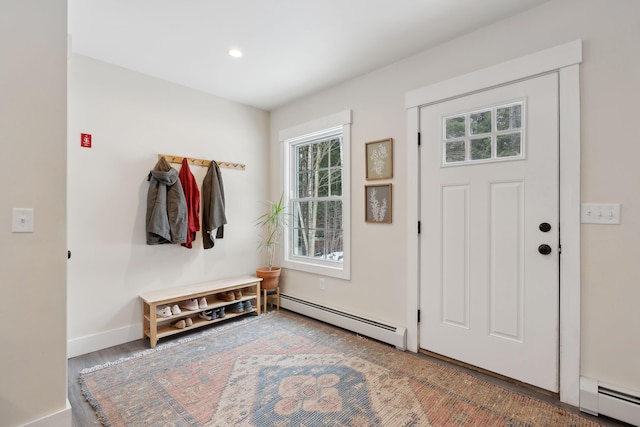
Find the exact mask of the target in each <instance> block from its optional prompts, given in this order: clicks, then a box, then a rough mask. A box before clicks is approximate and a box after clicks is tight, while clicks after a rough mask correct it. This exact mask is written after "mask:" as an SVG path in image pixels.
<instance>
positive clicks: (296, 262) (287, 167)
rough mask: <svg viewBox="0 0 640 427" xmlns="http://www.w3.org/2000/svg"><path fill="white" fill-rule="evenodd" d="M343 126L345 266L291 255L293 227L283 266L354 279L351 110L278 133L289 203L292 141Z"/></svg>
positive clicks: (285, 239)
mask: <svg viewBox="0 0 640 427" xmlns="http://www.w3.org/2000/svg"><path fill="white" fill-rule="evenodd" d="M340 126H342V151H343V152H342V155H343V162H344V164H343V174H342V197H343V200H344V204H343V206H342V215H343V221H342V227H343V229H342V232H343V251H344V254H343V257H342V266H341V267H336V265H335V263H328V262H323V261H321V260H318V261H317V262H314V261H313V260H311V259H306V258H305V259H304V260H302V259H301V258H298V257H296V258H289V255H288V254H289V253H290V249H291V248H290V245H291V242H290V229H289V227H287V228H286V230H285V238H284V245H283V254H282V255H283V256H282V266H283V267H284V268H289V269H292V270H299V271H305V272H308V273H314V274H318V275H323V276H330V277H336V278H339V279H345V280H350V279H351V110H345V111H341V112H339V113H336V114H332V115H329V116H326V117H322V118H319V119H316V120H312V121H309V122H306V123H303V124H300V125H298V126H294V127H291V128H288V129H283V130H281V131H280V133H279V140H280V144H281V153H282V161H283V189H284V203H285V206H290V203H289V201H290V199H291V190H292V189H291V188H290V182H291V167H292V165H291V164H290V151H289V144H290V143H291V142H293V141H300V140H301V139H304V138H306V137H308V136H309V135H312V134H318V133H321V132H323V131H326V130H327V129H334V128H337V127H340Z"/></svg>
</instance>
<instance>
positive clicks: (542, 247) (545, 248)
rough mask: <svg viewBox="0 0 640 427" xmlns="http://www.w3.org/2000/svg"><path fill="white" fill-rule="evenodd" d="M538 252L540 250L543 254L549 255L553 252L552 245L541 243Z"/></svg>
mask: <svg viewBox="0 0 640 427" xmlns="http://www.w3.org/2000/svg"><path fill="white" fill-rule="evenodd" d="M538 252H540V253H541V254H542V255H549V254H550V253H551V246H549V245H540V246H538Z"/></svg>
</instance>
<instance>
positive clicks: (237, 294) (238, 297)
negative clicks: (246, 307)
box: [233, 289, 242, 299]
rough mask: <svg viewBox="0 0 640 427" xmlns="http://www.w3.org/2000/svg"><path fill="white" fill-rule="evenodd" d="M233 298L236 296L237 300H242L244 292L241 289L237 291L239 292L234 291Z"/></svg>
mask: <svg viewBox="0 0 640 427" xmlns="http://www.w3.org/2000/svg"><path fill="white" fill-rule="evenodd" d="M233 296H234V297H235V298H236V299H240V298H242V291H241V290H240V289H237V290H235V291H233Z"/></svg>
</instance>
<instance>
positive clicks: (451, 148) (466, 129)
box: [442, 100, 524, 165]
mask: <svg viewBox="0 0 640 427" xmlns="http://www.w3.org/2000/svg"><path fill="white" fill-rule="evenodd" d="M523 112H524V100H521V101H517V102H512V103H509V104H501V105H496V106H494V107H490V108H484V109H482V110H476V111H469V112H467V113H464V114H456V115H454V116H449V117H444V118H443V122H442V123H443V132H442V135H443V141H442V146H443V156H442V157H443V159H442V161H443V164H445V165H447V164H461V163H474V162H487V161H492V160H494V161H495V160H506V159H517V158H523V157H524V129H523V117H524V115H523Z"/></svg>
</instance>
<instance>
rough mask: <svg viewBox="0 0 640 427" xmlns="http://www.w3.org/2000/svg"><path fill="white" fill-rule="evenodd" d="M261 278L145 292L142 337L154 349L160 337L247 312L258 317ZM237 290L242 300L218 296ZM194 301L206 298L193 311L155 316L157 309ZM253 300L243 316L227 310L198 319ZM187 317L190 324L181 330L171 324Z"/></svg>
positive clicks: (247, 278)
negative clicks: (253, 302)
mask: <svg viewBox="0 0 640 427" xmlns="http://www.w3.org/2000/svg"><path fill="white" fill-rule="evenodd" d="M261 281H262V279H260V278H258V277H253V276H242V277H235V278H231V279H224V280H216V281H212V282H206V283H200V284H197V285H189V286H181V287H178V288H170V289H163V290H159V291H152V292H146V293H144V294H141V295H140V299H142V338H143V339H144V338H146V337H149V340H150V343H151V347H155V346H156V344H157V343H158V340H159V339H160V338H164V337H168V336H170V335H174V334H179V333H181V332H184V331H189V330H192V329H195V328H200V327H202V326H207V325H211V324H212V323H216V322H220V321H222V320H227V319H231V318H233V317H236V316H242V315H245V314H247V313H254V312H255V313H256V314H257V315H260V282H261ZM236 290H240V291H241V292H242V297H241V298H240V299H236V300H233V301H226V300H223V299H222V297H220V298H219V297H218V296H219V295H220V294H223V293H225V292H229V291H236ZM193 298H197V299H200V298H206V300H207V307H205V308H198V309H196V310H185V309H184V308H183V309H181V313H179V314H175V315H172V316H170V317H162V316H158V314H157V308H158V307H160V306H163V305H167V306H170V307H171V306H173V305H175V304H179V303H180V302H181V301H185V300H189V299H193ZM253 299H255V304H253V308H252V309H250V310H248V311H244V312H242V313H234V312H229V311H227V312H226V313H225V317H223V318H216V319H213V320H205V319H202V318H200V317H199V316H198V314H199V313H200V312H203V311H206V310H211V309H216V308H220V307H227V306H231V305H233V304H236V303H238V302H239V301H247V300H253ZM187 318H190V319H191V321H192V324H191V325H190V326H186V327H184V328H182V329H178V328H176V327H174V326H172V324H174V323H175V322H178V321H180V320H183V319H187Z"/></svg>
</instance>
